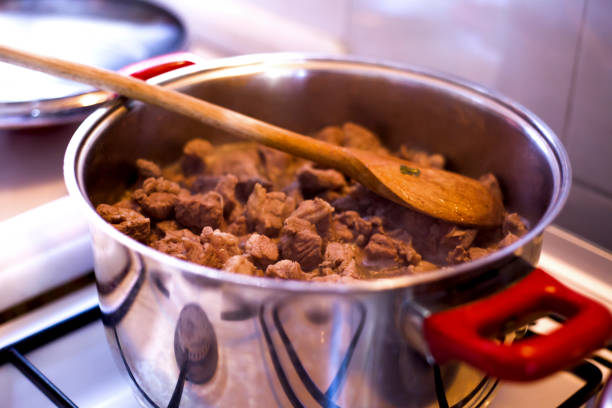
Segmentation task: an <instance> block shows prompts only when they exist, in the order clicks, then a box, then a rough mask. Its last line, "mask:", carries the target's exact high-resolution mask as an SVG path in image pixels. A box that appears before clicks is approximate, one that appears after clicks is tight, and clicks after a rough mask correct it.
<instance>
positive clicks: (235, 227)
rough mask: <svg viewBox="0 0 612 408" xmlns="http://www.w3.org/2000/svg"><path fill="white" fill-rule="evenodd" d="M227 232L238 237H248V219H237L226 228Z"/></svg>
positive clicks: (243, 217)
mask: <svg viewBox="0 0 612 408" xmlns="http://www.w3.org/2000/svg"><path fill="white" fill-rule="evenodd" d="M226 230H227V232H229V233H230V234H232V235H235V236H237V237H240V236H242V235H246V234H248V233H249V229H248V227H247V219H246V217H245V216H244V215H241V216H239V217H236V219H234V220H233V221H232V223H231V224H229V225H228V226H227V228H226Z"/></svg>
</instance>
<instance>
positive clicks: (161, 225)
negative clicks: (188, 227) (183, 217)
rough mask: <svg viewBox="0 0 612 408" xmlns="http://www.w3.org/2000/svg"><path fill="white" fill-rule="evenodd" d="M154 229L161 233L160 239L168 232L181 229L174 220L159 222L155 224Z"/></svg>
mask: <svg viewBox="0 0 612 408" xmlns="http://www.w3.org/2000/svg"><path fill="white" fill-rule="evenodd" d="M155 229H156V230H159V231H160V232H161V233H162V237H163V236H165V235H166V234H167V233H168V232H171V231H178V230H180V229H181V227H180V226H179V224H178V223H177V222H176V221H175V220H165V221H159V222H158V223H156V224H155ZM190 232H191V231H190ZM194 235H195V234H194Z"/></svg>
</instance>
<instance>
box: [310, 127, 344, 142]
mask: <svg viewBox="0 0 612 408" xmlns="http://www.w3.org/2000/svg"><path fill="white" fill-rule="evenodd" d="M314 138H315V139H319V140H322V141H324V142H327V143H331V144H335V145H341V144H342V141H343V140H344V132H343V131H342V129H341V128H340V127H338V126H326V127H324V128H323V129H321V130H320V131H318V132H317V133H315V135H314Z"/></svg>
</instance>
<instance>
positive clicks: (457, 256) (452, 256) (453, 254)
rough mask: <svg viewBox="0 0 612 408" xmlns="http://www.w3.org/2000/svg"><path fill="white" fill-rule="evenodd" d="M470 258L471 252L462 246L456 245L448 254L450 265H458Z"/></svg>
mask: <svg viewBox="0 0 612 408" xmlns="http://www.w3.org/2000/svg"><path fill="white" fill-rule="evenodd" d="M469 260H470V254H469V252H468V251H466V250H465V248H464V247H462V246H456V247H455V248H454V249H452V250H451V251H449V252H448V255H446V262H447V263H448V264H449V265H456V264H459V263H462V262H467V261H469Z"/></svg>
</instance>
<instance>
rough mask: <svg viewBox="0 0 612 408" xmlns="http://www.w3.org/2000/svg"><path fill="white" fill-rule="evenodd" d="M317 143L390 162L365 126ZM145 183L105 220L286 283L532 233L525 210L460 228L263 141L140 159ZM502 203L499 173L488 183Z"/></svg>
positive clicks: (436, 260) (380, 273)
mask: <svg viewBox="0 0 612 408" xmlns="http://www.w3.org/2000/svg"><path fill="white" fill-rule="evenodd" d="M313 137H315V138H317V139H320V140H324V141H326V142H329V143H333V144H336V145H339V146H346V147H353V148H361V149H368V150H372V151H377V152H379V153H383V154H390V152H389V150H388V149H387V148H386V147H385V146H384V145H383V144H382V143H381V141H380V139H379V138H378V137H377V136H376V135H375V134H374V133H373V132H371V131H370V130H368V129H365V128H363V127H361V126H359V125H357V124H355V123H345V124H344V125H342V126H328V127H325V128H324V129H322V130H320V131H319V132H317V133H315V134H314V135H313ZM396 155H398V156H399V157H402V158H404V159H406V160H409V161H413V162H415V163H418V164H419V165H420V166H423V167H435V168H443V167H444V164H445V161H446V160H445V158H444V157H443V156H441V155H439V154H429V153H427V152H424V151H422V150H419V149H416V148H414V147H411V146H400V148H399V150H398V151H397V152H396ZM135 169H136V172H137V174H138V180H137V182H136V183H135V185H134V187H133V188H131V189H129V190H128V191H126V192H125V194H123V196H122V199H121V200H120V201H118V202H116V203H115V204H114V205H108V204H100V205H98V206H97V207H96V210H97V211H98V213H99V214H100V215H101V216H102V217H103V218H104V219H105V220H106V221H108V222H109V223H111V224H112V225H113V226H114V227H115V228H117V229H118V230H119V231H121V232H123V233H125V234H127V235H129V236H131V237H132V238H134V239H136V240H138V241H141V242H143V243H145V244H147V245H149V246H151V247H153V248H155V249H157V250H159V251H161V252H164V253H166V254H169V255H171V256H174V257H177V258H179V259H183V260H186V261H189V262H194V263H197V264H200V265H205V266H208V267H213V268H219V269H224V270H226V271H230V272H234V273H238V274H243V275H251V276H265V277H269V278H277V279H298V280H312V281H328V282H350V281H352V280H355V279H372V278H379V277H392V276H401V275H406V274H419V273H427V272H429V271H432V270H436V269H439V268H444V267H447V266H450V265H454V264H457V263H461V262H468V261H471V260H476V259H480V258H482V257H484V256H487V255H488V254H490V253H491V252H493V251H496V250H498V249H500V248H503V247H505V246H508V245H510V244H512V243H513V242H515V241H516V240H518V239H519V238H520V237H521V236H522V235H524V234H526V233H527V225H526V222H525V220H524V219H523V218H521V217H520V216H519V215H518V214H516V213H506V214H505V217H504V222H503V224H502V225H501V226H500V227H499V228H494V229H475V228H466V227H462V226H458V225H453V224H450V223H447V222H444V221H440V220H437V219H434V218H431V217H429V216H427V215H423V214H420V213H417V212H415V211H411V210H409V209H407V208H404V207H401V206H399V205H397V204H395V203H393V202H390V201H388V200H386V199H384V198H382V197H380V196H377V195H376V194H374V193H373V192H371V191H369V190H367V189H366V188H364V187H363V186H362V185H360V184H359V183H357V182H355V181H354V180H350V179H347V178H346V177H345V176H344V175H343V174H341V173H339V172H338V171H336V170H333V169H328V168H321V167H318V166H315V165H314V164H313V163H311V162H309V161H307V160H303V159H299V158H296V157H293V156H291V155H288V154H286V153H282V152H279V151H276V150H273V149H270V148H268V147H263V146H259V145H256V144H253V143H229V144H225V145H220V146H213V145H212V144H210V143H209V142H208V141H206V140H204V139H194V140H192V141H190V142H188V143H187V144H186V145H185V147H184V149H183V155H182V156H181V157H180V158H179V159H178V161H177V162H176V163H174V164H172V165H170V166H166V167H164V168H160V167H159V165H157V164H156V163H154V162H152V161H150V160H146V159H138V160H137V161H136V163H135ZM480 182H481V183H482V184H483V185H485V186H486V187H487V188H488V189H489V190H490V191H491V193H492V194H493V195H495V196H496V197H498V198H499V199H500V200H502V198H503V197H502V193H501V191H502V190H501V188H500V186H499V183H498V181H497V179H496V178H495V176H494V175H492V174H485V175H483V176H482V177H481V178H480Z"/></svg>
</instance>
